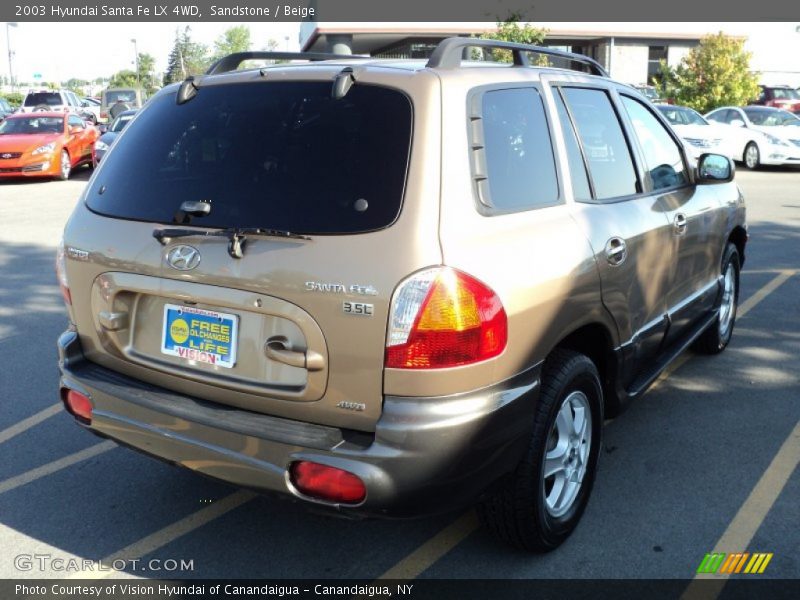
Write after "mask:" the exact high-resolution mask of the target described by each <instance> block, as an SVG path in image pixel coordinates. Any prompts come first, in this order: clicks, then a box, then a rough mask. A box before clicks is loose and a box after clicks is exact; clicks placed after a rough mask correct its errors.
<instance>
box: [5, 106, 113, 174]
mask: <svg viewBox="0 0 800 600" xmlns="http://www.w3.org/2000/svg"><path fill="white" fill-rule="evenodd" d="M98 136H99V133H98V131H97V129H95V128H94V127H92V126H91V125H87V124H86V123H85V122H84V121H83V119H81V118H80V117H78V116H77V115H72V114H67V113H56V112H37V113H28V114H15V115H11V116H9V117H7V118H6V119H5V120H4V121H3V122H2V123H0V177H56V178H58V179H69V175H70V173H71V172H72V169H74V168H75V167H77V166H79V165H82V164H88V165H91V164H92V161H93V157H94V143H95V141H96V140H97V138H98Z"/></svg>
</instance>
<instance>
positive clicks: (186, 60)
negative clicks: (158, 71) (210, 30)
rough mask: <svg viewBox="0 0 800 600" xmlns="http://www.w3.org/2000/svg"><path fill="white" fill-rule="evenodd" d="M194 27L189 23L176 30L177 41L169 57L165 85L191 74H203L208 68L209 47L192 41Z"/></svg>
mask: <svg viewBox="0 0 800 600" xmlns="http://www.w3.org/2000/svg"><path fill="white" fill-rule="evenodd" d="M191 34H192V29H191V27H189V26H188V25H187V26H186V27H185V28H184V29H183V32H181V31H180V30H176V31H175V43H174V44H173V46H172V50H171V51H170V53H169V58H168V59H167V72H166V73H165V74H164V85H167V84H169V83H174V82H176V81H183V80H184V79H186V78H187V77H188V76H189V75H202V74H203V73H204V72H205V70H206V69H207V68H208V65H209V63H210V59H209V56H208V48H206V47H205V46H204V45H203V44H198V43H196V42H193V41H192V35H191Z"/></svg>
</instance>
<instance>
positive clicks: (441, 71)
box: [58, 38, 747, 550]
mask: <svg viewBox="0 0 800 600" xmlns="http://www.w3.org/2000/svg"><path fill="white" fill-rule="evenodd" d="M470 47H480V48H487V47H488V48H502V49H506V50H511V52H510V53H509V54H513V59H514V64H513V65H506V66H498V65H487V64H482V63H480V62H477V61H476V62H472V61H470V64H469V66H467V65H463V66H462V57H463V55H464V51H465V50H466V49H467V48H470ZM542 53H543V54H547V55H550V56H553V55H555V56H561V57H562V58H563V57H564V56H566V57H567V58H568V59H569V61H570V62H572V63H573V64H574V65H575V69H576V70H565V69H556V68H545V67H537V66H534V63H533V61H532V60H531V59H530V58H529V57H530V55H532V54H542ZM262 56H263V57H265V58H281V59H285V58H287V57H291V58H294V59H295V60H297V59H302V58H305V59H306V60H309V59H310V60H312V61H314V62H311V63H305V64H301V63H294V64H276V65H274V66H267V67H263V68H258V69H250V70H237V66H238V65H239V64H240V63H241V62H242V60H247V59H248V58H258V57H262ZM733 175H734V172H733V164H732V163H731V161H730V160H729V159H728V158H726V157H724V156H720V155H716V154H703V155H701V156H700V157H699V158H698V159H697V161H694V160H691V159H690V158H689V157H688V156H687V153H686V149H685V147H684V145H683V144H682V143H681V140H680V138H679V137H678V136H677V135H676V134H675V132H674V131H673V130H672V128H671V127H670V125H669V123H667V121H666V120H665V119H664V117H663V116H662V115H661V114H660V113H659V112H658V110H657V109H656V108H655V107H654V106H653V105H652V104H651V103H650V102H648V101H647V100H646V99H645V98H643V97H642V96H641V94H639V93H638V92H637V91H636V90H634V89H633V88H631V87H628V86H626V85H622V84H619V83H616V82H614V81H612V80H611V79H609V77H608V76H607V74H606V73H605V71H604V70H603V68H602V67H601V66H600V65H599V64H597V63H596V62H595V61H593V60H592V59H590V58H587V57H583V56H578V55H571V54H565V53H559V52H557V51H554V50H550V49H546V48H537V47H532V46H523V45H518V44H508V43H502V42H494V41H487V40H477V39H467V38H454V39H449V40H445V41H443V42H442V43H441V44H440V45H439V46H438V47H437V48H436V50H435V52H434V53H433V55H432V56H431V58H430V60H429V61H427V63H426V62H423V61H417V60H407V61H404V60H386V59H371V58H358V57H343V56H335V55H303V54H300V55H291V54H288V53H276V54H269V53H242V54H239V55H234V56H231V57H228V58H225V59H222V60H221V61H220V62H219V63H217V64H216V65H215V66H214V67H212V68H211V70H210V71H209V72H208V73H207V74H206V75H205V76H204V77H202V78H200V79H187V80H186V81H184V82H183V83H181V84H177V85H172V86H169V87H166V88H164V89H163V90H161V91H160V92H159V93H158V94H157V95H156V96H155V97H154V98H153V99H151V100H150V101H149V102H148V103H147V104H146V105H145V106H144V107H143V108H142V109H141V111H140V112H139V113H138V114H137V116H136V118H135V119H134V120H133V121H131V123H130V125H128V127H126V128H125V131H123V133H122V134H121V135H120V137H119V139H118V140H117V142H116V143H115V146H114V149H113V151H112V152H110V153H109V154H108V156H106V157H105V158H104V159H103V161H102V162H101V163H100V166H99V168H98V169H97V171H96V172H95V174H94V176H93V177H92V180H91V181H90V182H89V185H88V186H87V188H86V190H85V191H84V193H83V195H82V197H81V198H80V199H79V201H78V203H77V206H76V208H75V212H74V213H73V215H72V218H71V219H70V220H69V224H68V225H67V227H66V229H65V231H64V239H63V244H62V246H61V250H60V252H59V259H58V273H59V278H60V284H61V286H62V290H63V293H64V298H65V300H66V301H67V306H68V312H69V316H70V321H71V325H70V327H69V329H68V331H66V332H65V333H64V334H63V335H62V336H61V338H60V340H59V353H60V367H61V373H62V378H61V395H62V398H63V400H64V403H65V405H66V407H67V410H69V411H70V413H72V414H73V415H74V416H75V417H76V419H77V420H78V422H79V423H81V424H82V425H83V426H85V427H87V428H89V429H90V430H92V431H94V432H96V433H98V434H100V435H103V436H106V437H109V438H112V439H115V440H118V441H120V442H121V443H122V444H124V445H125V446H128V447H132V448H135V449H138V450H141V451H142V452H146V453H148V454H152V455H155V456H157V457H160V458H162V459H165V460H168V461H171V462H174V463H176V464H179V465H183V466H185V467H188V468H190V469H194V470H196V471H199V472H201V473H204V474H206V475H210V476H213V477H217V478H220V479H223V480H226V481H228V482H231V483H233V484H235V485H241V486H246V487H248V488H253V489H257V490H261V491H265V492H275V493H279V494H282V495H284V496H289V497H292V498H294V499H295V500H297V501H300V502H304V503H306V504H308V505H313V506H316V507H318V508H325V509H327V510H330V511H338V512H339V513H342V514H345V515H373V516H383V517H386V516H413V515H421V514H426V513H431V512H438V511H444V510H448V509H452V508H455V507H458V506H464V505H472V504H475V503H479V504H480V507H481V509H480V515H481V518H482V519H483V521H484V522H485V523H486V524H487V526H488V527H489V528H490V529H491V530H493V531H494V532H496V533H497V535H499V536H500V537H502V538H503V539H506V540H508V541H510V542H511V543H513V544H515V545H517V546H520V547H522V548H526V549H531V550H549V549H552V548H555V547H556V546H558V545H559V544H560V543H561V542H562V541H563V540H564V539H566V537H567V536H568V535H569V534H570V532H571V531H572V530H573V528H574V527H575V526H576V524H577V523H578V521H579V519H580V517H581V514H582V513H583V510H584V508H585V506H586V503H587V502H588V499H589V495H590V492H591V488H592V482H593V480H594V477H595V473H596V466H597V460H598V456H599V453H600V444H601V439H602V433H603V420H604V418H605V417H606V416H608V415H610V414H612V413H614V412H617V411H619V410H620V408H621V407H622V406H623V405H624V404H625V403H626V402H627V401H628V400H630V399H631V398H635V397H637V396H639V395H641V394H642V393H643V392H644V391H645V390H646V389H647V388H648V386H649V385H650V384H651V383H652V382H653V381H655V379H656V378H657V377H658V375H659V373H661V372H662V371H663V369H664V368H665V367H666V366H667V365H668V364H669V363H670V361H672V360H673V359H674V358H675V357H676V356H678V355H679V354H680V353H681V352H683V350H684V349H686V348H687V347H688V346H690V345H692V344H693V345H695V347H696V348H698V349H699V350H700V351H703V352H707V353H717V352H720V351H722V350H723V349H724V348H725V347H726V345H727V344H728V342H729V341H730V339H731V335H732V333H733V327H734V322H735V318H736V305H737V298H738V290H739V269H740V266H741V264H742V262H743V260H744V250H745V242H746V240H747V234H746V229H745V206H744V201H743V199H742V195H741V194H740V192H739V189H738V188H737V186H736V184H735V183H733V181H732V179H733ZM620 503H621V504H623V503H624V499H620Z"/></svg>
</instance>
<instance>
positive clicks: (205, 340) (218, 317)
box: [161, 304, 239, 369]
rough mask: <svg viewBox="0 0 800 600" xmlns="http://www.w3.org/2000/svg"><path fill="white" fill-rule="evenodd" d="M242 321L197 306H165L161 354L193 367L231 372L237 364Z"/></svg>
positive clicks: (235, 316)
mask: <svg viewBox="0 0 800 600" xmlns="http://www.w3.org/2000/svg"><path fill="white" fill-rule="evenodd" d="M238 326H239V317H238V316H237V315H230V314H227V313H221V312H216V311H213V310H204V309H202V308H195V307H193V306H179V305H177V304H167V305H165V306H164V329H163V332H162V336H161V352H162V353H163V354H170V355H172V356H177V357H178V358H182V359H184V360H185V361H187V362H188V363H189V364H195V363H206V364H210V365H214V366H217V367H225V368H227V369H230V368H231V367H233V365H235V364H236V337H237V336H236V334H237V330H238Z"/></svg>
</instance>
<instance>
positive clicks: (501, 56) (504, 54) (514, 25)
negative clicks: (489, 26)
mask: <svg viewBox="0 0 800 600" xmlns="http://www.w3.org/2000/svg"><path fill="white" fill-rule="evenodd" d="M519 20H520V15H518V14H512V15H511V16H510V17H509V18H508V19H506V20H505V21H499V22H498V23H497V31H493V32H491V33H484V34H483V35H481V36H479V37H480V39H482V40H499V41H501V42H515V43H518V44H530V45H534V46H539V45H541V44H542V42H543V41H544V38H545V36H546V35H547V30H546V29H539V28H536V27H533V26H532V25H531V24H530V23H524V24H520V22H519ZM473 58H480V53H478V54H477V55H476V54H475V53H473ZM491 60H494V61H497V62H504V63H510V62H512V60H513V57H512V54H511V52H510V51H509V50H496V49H495V50H492V51H491ZM534 62H535V64H538V65H547V64H548V63H547V57H545V56H541V55H539V56H537V58H536V59H535V61H534Z"/></svg>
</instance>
